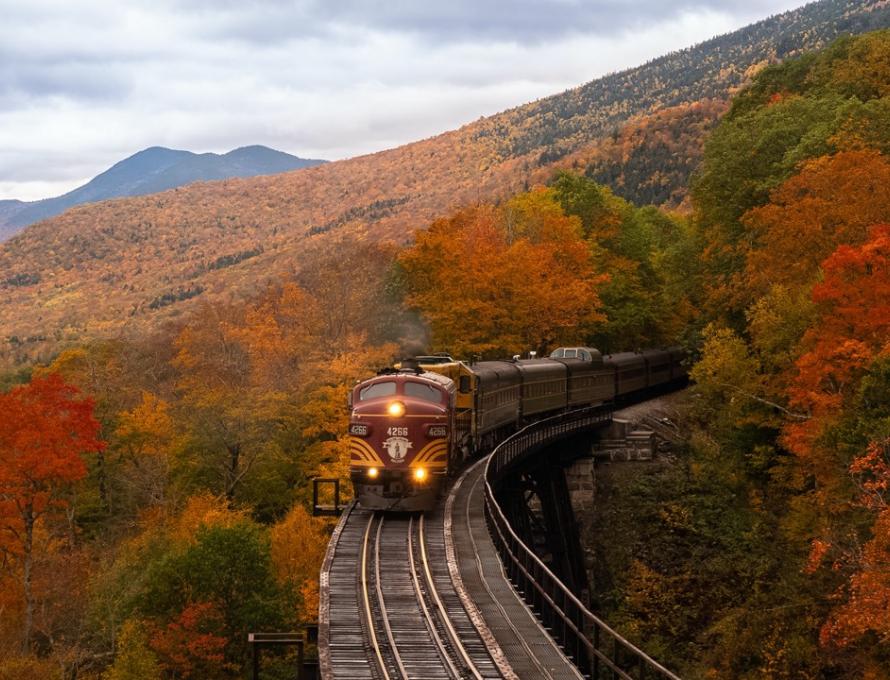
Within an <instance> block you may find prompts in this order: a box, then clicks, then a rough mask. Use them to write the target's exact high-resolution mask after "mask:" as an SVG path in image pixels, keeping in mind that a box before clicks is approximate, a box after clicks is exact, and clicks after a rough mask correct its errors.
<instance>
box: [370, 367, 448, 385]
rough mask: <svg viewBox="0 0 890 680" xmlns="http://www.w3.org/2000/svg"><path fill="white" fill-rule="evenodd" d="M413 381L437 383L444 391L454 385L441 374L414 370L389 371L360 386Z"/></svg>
mask: <svg viewBox="0 0 890 680" xmlns="http://www.w3.org/2000/svg"><path fill="white" fill-rule="evenodd" d="M406 378H407V379H412V380H417V379H420V380H429V381H430V382H434V383H436V384H437V385H438V386H439V387H441V388H443V389H446V390H447V389H449V388H450V387H451V386H452V385H454V381H453V380H452V379H451V378H449V377H448V376H445V375H441V374H439V373H432V372H431V371H420V372H418V371H415V370H412V369H407V368H405V369H401V370H397V369H391V370H387V372H385V373H378V374H377V375H375V376H374V377H372V378H368V379H367V380H362V381H361V382H360V383H359V384H362V385H364V384H365V383H370V382H384V381H386V380H404V379H406Z"/></svg>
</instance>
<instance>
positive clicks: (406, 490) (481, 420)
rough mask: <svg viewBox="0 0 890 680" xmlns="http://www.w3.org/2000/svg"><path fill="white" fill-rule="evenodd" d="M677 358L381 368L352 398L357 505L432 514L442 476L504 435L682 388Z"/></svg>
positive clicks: (564, 351) (577, 354) (558, 354)
mask: <svg viewBox="0 0 890 680" xmlns="http://www.w3.org/2000/svg"><path fill="white" fill-rule="evenodd" d="M684 358H685V353H684V352H683V350H682V349H680V348H678V347H671V348H667V349H651V350H646V351H643V352H622V353H619V354H608V355H603V354H601V353H600V352H599V351H598V350H596V349H594V348H592V347H560V348H558V349H556V350H554V351H553V352H552V353H551V354H550V356H549V357H545V358H537V357H535V356H534V354H533V353H532V355H531V357H530V358H526V359H521V358H519V356H515V357H513V359H511V360H505V361H477V362H464V361H455V360H453V359H451V357H449V356H447V355H432V356H428V357H415V358H414V359H412V360H405V361H402V362H401V363H400V364H397V365H396V366H395V367H393V368H386V369H382V370H381V371H379V372H378V373H377V375H375V376H374V377H372V378H369V379H368V380H364V381H361V382H359V383H357V384H356V385H355V387H354V388H353V389H352V391H351V393H350V395H349V404H348V406H349V413H350V419H349V434H348V439H349V452H350V478H351V481H352V484H353V488H354V492H355V498H356V500H357V501H358V504H359V505H360V506H361V507H364V508H369V509H374V510H395V511H406V512H416V511H424V510H430V509H432V508H433V507H435V505H436V502H437V498H438V495H439V492H440V490H441V488H442V486H443V483H444V480H445V479H446V477H447V475H448V474H449V473H451V472H453V471H456V470H458V469H459V468H460V467H462V465H463V464H464V463H465V462H466V461H467V460H468V459H470V458H473V457H476V456H478V455H481V454H482V453H484V452H485V451H486V450H489V449H491V448H493V447H494V445H495V444H497V442H499V441H500V440H501V439H503V438H504V437H505V436H507V435H509V434H511V433H512V432H515V431H516V430H518V429H519V428H521V427H523V426H524V425H526V424H528V423H530V422H533V421H535V420H537V419H540V418H545V417H548V416H551V415H555V414H558V413H561V412H565V411H569V410H573V409H578V408H582V407H585V406H596V405H599V404H619V403H622V402H625V401H633V400H636V399H639V398H642V396H643V395H645V394H647V393H649V392H652V391H655V390H659V389H667V388H670V387H672V386H673V385H679V384H680V383H682V382H683V381H685V380H686V378H687V375H686V371H685V368H684Z"/></svg>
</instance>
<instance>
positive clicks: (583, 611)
mask: <svg viewBox="0 0 890 680" xmlns="http://www.w3.org/2000/svg"><path fill="white" fill-rule="evenodd" d="M611 417H612V414H611V411H610V410H608V409H606V408H603V407H592V408H586V409H580V410H577V411H571V412H569V413H565V414H560V415H558V416H554V417H552V418H546V419H544V420H540V421H538V422H536V423H533V424H531V425H529V426H527V427H525V428H523V429H522V430H520V431H519V432H517V433H515V434H514V435H512V436H510V437H508V438H507V439H505V440H504V441H503V442H501V443H500V444H499V445H498V446H497V447H496V448H495V449H494V451H493V452H492V454H491V456H490V457H489V459H488V462H487V463H486V467H485V521H486V523H487V524H488V530H489V532H490V533H491V536H492V540H493V541H494V544H495V548H496V549H497V551H498V554H499V555H500V558H501V562H502V563H503V565H504V569H505V571H506V572H507V574H508V575H509V577H510V580H511V581H512V582H513V584H514V586H516V589H517V590H518V591H519V593H520V594H521V595H522V597H523V599H525V601H526V602H527V603H528V604H529V606H530V607H531V608H532V609H533V610H534V611H535V613H536V614H537V615H538V618H540V619H541V621H542V623H543V624H544V626H545V627H547V628H548V629H549V630H550V631H551V633H552V634H553V636H554V637H555V638H556V639H557V641H558V642H559V643H560V644H561V645H562V647H563V649H564V650H565V651H566V653H567V654H568V655H569V656H570V657H571V658H572V660H573V661H574V662H575V664H576V666H578V668H579V670H581V672H582V673H585V674H587V675H588V676H589V677H591V678H594V680H599V678H613V679H614V678H621V679H622V680H635V679H636V680H646V679H649V678H653V679H659V680H660V679H663V678H667V679H669V680H680V678H679V677H678V676H677V675H675V674H674V673H672V672H671V671H669V670H668V669H667V668H665V667H664V666H662V665H661V664H660V663H658V662H657V661H655V660H654V659H653V658H652V657H650V656H649V655H647V654H646V653H645V652H643V651H642V650H641V649H639V648H638V647H636V646H635V645H634V644H632V643H631V642H629V641H628V640H626V639H625V638H624V637H622V636H621V635H619V634H618V633H617V632H616V631H614V630H613V629H612V628H610V627H609V626H608V624H606V623H605V622H604V621H603V620H601V619H600V618H599V617H597V616H596V615H595V614H593V612H591V611H590V610H589V609H587V607H585V606H584V604H583V603H582V602H581V601H580V600H579V599H578V598H577V597H575V595H574V594H573V593H572V592H571V591H570V590H569V589H568V588H567V587H566V586H565V584H563V582H562V581H560V580H559V578H557V576H556V575H555V574H554V573H553V572H552V571H551V570H550V569H549V568H548V567H547V565H545V564H544V563H543V562H542V561H541V560H540V558H538V556H537V555H535V553H534V552H533V551H532V550H531V549H530V548H529V547H528V546H527V545H526V544H525V543H524V542H523V541H522V540H521V539H520V538H519V537H518V536H517V535H516V533H515V532H514V531H513V529H512V527H511V526H510V523H509V522H508V521H507V518H506V517H505V516H504V513H503V510H502V509H501V506H500V504H499V503H498V501H497V498H496V496H495V489H497V488H498V485H499V483H500V482H501V481H502V480H503V479H504V477H505V476H506V474H507V473H508V472H510V471H511V470H513V469H515V468H517V467H518V466H519V465H520V464H521V463H522V462H524V461H526V460H528V459H529V458H530V457H531V456H533V455H535V454H536V453H537V452H539V451H540V450H541V449H543V448H544V447H546V446H549V445H550V444H553V443H554V442H556V441H558V440H560V439H563V438H566V437H569V436H571V435H573V434H577V433H580V432H582V431H584V430H587V429H590V428H592V427H597V426H600V425H603V424H606V423H608V422H610V421H611Z"/></svg>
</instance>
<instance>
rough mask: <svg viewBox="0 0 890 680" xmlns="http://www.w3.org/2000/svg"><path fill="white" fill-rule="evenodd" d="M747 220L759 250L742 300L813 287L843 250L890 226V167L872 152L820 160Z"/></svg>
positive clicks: (755, 251) (752, 258)
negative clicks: (777, 289)
mask: <svg viewBox="0 0 890 680" xmlns="http://www.w3.org/2000/svg"><path fill="white" fill-rule="evenodd" d="M743 221H744V223H745V225H746V226H747V227H748V229H749V230H750V235H751V239H752V241H753V243H754V245H753V246H752V247H751V250H750V251H749V253H748V258H747V272H746V280H745V282H744V284H743V285H742V286H741V287H740V290H741V291H742V293H741V294H742V295H744V296H750V295H752V294H754V295H756V294H757V293H760V294H763V293H765V292H766V290H767V289H768V288H769V286H770V285H776V284H780V285H786V286H788V285H790V286H797V285H809V284H812V283H813V282H814V280H815V278H816V275H817V273H818V271H819V265H820V263H821V262H822V261H823V260H824V259H825V258H826V257H828V256H829V255H830V254H831V253H832V251H833V250H834V249H835V248H836V247H837V246H839V245H840V244H842V243H846V244H860V243H862V242H863V241H865V239H866V238H867V236H868V228H869V227H870V226H871V225H873V224H879V223H881V222H887V221H890V163H888V162H887V159H886V157H884V156H882V155H881V154H879V153H877V152H875V151H871V150H856V151H843V152H841V153H837V154H835V155H833V156H823V157H822V158H817V159H815V160H813V161H810V162H808V163H807V164H806V165H804V167H803V169H802V170H801V172H800V173H799V174H797V175H795V176H794V177H792V178H791V179H789V180H788V181H787V182H785V183H784V184H782V185H781V186H780V187H779V188H778V189H776V190H775V191H774V192H773V193H772V195H771V197H770V202H769V203H768V204H767V205H764V206H761V207H758V208H754V209H753V210H751V211H749V212H748V213H747V214H746V215H745V218H744V220H743Z"/></svg>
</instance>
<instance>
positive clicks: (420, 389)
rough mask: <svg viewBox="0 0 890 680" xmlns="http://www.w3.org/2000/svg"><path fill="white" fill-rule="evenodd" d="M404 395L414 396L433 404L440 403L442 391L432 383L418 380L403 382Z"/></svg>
mask: <svg viewBox="0 0 890 680" xmlns="http://www.w3.org/2000/svg"><path fill="white" fill-rule="evenodd" d="M405 396H406V397H416V398H417V399H423V400H424V401H431V402H433V403H434V404H441V403H442V393H441V392H440V391H439V390H437V389H436V388H435V387H433V386H432V385H427V384H426V383H418V382H406V383H405Z"/></svg>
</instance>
